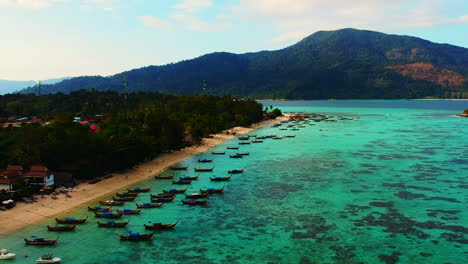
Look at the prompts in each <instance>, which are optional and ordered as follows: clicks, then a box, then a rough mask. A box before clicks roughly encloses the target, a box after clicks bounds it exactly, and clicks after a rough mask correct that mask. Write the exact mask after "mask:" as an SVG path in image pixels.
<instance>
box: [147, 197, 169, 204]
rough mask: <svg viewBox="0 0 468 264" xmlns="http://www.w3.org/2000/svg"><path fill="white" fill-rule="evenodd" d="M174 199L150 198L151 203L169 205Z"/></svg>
mask: <svg viewBox="0 0 468 264" xmlns="http://www.w3.org/2000/svg"><path fill="white" fill-rule="evenodd" d="M174 199H175V197H170V198H151V202H152V203H169V202H172V201H174Z"/></svg>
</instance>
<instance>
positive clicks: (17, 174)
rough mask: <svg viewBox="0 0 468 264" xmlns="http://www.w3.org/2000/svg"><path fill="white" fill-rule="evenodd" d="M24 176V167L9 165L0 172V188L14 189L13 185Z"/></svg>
mask: <svg viewBox="0 0 468 264" xmlns="http://www.w3.org/2000/svg"><path fill="white" fill-rule="evenodd" d="M22 178H23V167H21V166H18V165H8V167H7V168H6V169H5V170H4V171H2V172H0V190H7V191H12V190H13V185H14V184H16V183H17V182H18V181H19V180H20V179H22Z"/></svg>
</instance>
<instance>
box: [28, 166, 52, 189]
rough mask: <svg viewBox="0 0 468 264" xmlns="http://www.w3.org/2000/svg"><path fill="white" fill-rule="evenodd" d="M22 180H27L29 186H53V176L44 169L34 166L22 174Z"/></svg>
mask: <svg viewBox="0 0 468 264" xmlns="http://www.w3.org/2000/svg"><path fill="white" fill-rule="evenodd" d="M24 178H25V179H27V180H28V183H29V184H36V185H41V186H52V185H54V174H52V172H51V171H49V170H48V169H47V168H46V167H44V166H40V165H36V166H32V167H31V169H30V170H29V171H27V172H25V173H24Z"/></svg>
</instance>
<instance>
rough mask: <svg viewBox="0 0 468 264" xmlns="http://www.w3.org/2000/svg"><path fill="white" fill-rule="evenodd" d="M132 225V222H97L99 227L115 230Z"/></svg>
mask: <svg viewBox="0 0 468 264" xmlns="http://www.w3.org/2000/svg"><path fill="white" fill-rule="evenodd" d="M128 223H130V220H128V221H127V222H115V221H107V222H105V223H101V222H97V224H98V227H113V228H120V227H125V226H126V225H128Z"/></svg>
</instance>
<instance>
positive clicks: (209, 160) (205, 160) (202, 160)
mask: <svg viewBox="0 0 468 264" xmlns="http://www.w3.org/2000/svg"><path fill="white" fill-rule="evenodd" d="M198 162H200V163H209V162H213V159H199V160H198Z"/></svg>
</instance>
